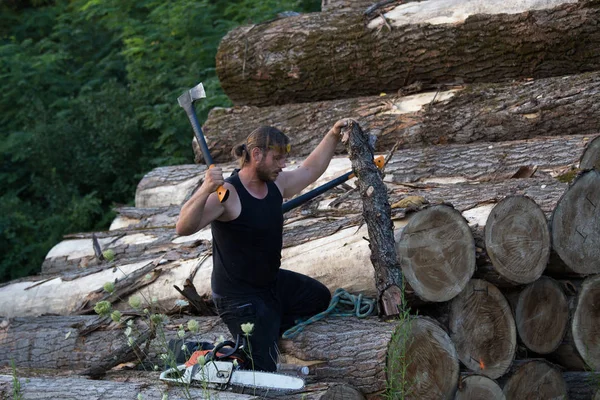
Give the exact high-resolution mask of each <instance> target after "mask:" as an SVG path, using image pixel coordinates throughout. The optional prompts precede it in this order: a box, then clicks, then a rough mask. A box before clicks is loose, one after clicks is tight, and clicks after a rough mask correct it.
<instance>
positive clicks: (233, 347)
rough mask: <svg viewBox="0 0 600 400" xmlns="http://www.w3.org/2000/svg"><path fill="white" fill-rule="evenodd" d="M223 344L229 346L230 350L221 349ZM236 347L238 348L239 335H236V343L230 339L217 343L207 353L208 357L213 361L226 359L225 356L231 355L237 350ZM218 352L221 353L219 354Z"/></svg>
mask: <svg viewBox="0 0 600 400" xmlns="http://www.w3.org/2000/svg"><path fill="white" fill-rule="evenodd" d="M225 346H227V347H231V350H230V351H223V350H222V349H223V347H225ZM238 348H239V336H238V341H237V342H236V343H233V342H232V341H231V340H226V341H224V342H221V343H219V344H218V345H216V346H215V348H214V349H212V351H211V352H210V353H209V354H210V358H211V359H213V360H215V361H219V360H222V359H226V358H228V357H230V356H231V355H233V354H234V353H235V352H236V351H237V349H238ZM219 352H220V353H221V354H219Z"/></svg>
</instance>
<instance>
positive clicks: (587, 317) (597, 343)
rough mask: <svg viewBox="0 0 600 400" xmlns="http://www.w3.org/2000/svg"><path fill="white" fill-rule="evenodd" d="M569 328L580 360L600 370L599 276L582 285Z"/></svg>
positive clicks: (587, 280)
mask: <svg viewBox="0 0 600 400" xmlns="http://www.w3.org/2000/svg"><path fill="white" fill-rule="evenodd" d="M571 327H572V330H573V340H574V342H575V346H576V348H577V351H578V352H579V354H580V355H581V358H582V359H583V360H584V361H585V363H586V364H587V365H588V366H590V367H591V368H593V369H594V370H598V369H600V276H595V277H593V278H588V279H586V280H585V282H584V283H583V285H582V287H581V291H580V293H579V299H578V301H577V308H576V310H575V314H574V315H573V323H572V326H571Z"/></svg>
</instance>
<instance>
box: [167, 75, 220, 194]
mask: <svg viewBox="0 0 600 400" xmlns="http://www.w3.org/2000/svg"><path fill="white" fill-rule="evenodd" d="M204 97H206V93H205V92H204V86H202V83H199V84H198V85H196V86H194V87H193V88H191V89H190V90H187V91H186V92H184V93H183V94H182V95H181V96H179V97H178V98H177V102H178V103H179V105H180V106H181V107H182V108H183V109H184V110H185V113H186V114H187V116H188V119H189V120H190V123H191V124H192V129H193V130H194V134H196V140H198V144H199V145H200V149H202V155H203V156H204V161H205V162H206V164H207V165H208V168H212V167H214V166H215V164H214V163H213V159H212V157H211V156H210V152H209V151H208V146H207V145H206V140H205V139H204V133H202V128H201V127H200V123H198V117H197V116H196V111H195V110H194V102H195V101H196V100H198V99H201V98H204ZM217 196H218V197H219V201H220V202H221V203H223V202H225V201H227V198H228V197H229V190H227V189H225V187H223V186H222V185H221V186H219V187H218V188H217Z"/></svg>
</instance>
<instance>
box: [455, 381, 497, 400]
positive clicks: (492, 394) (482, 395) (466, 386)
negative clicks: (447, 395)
mask: <svg viewBox="0 0 600 400" xmlns="http://www.w3.org/2000/svg"><path fill="white" fill-rule="evenodd" d="M454 400H506V397H504V393H502V389H501V388H500V386H498V384H497V383H496V382H495V381H494V380H493V379H490V378H488V377H487V376H483V375H469V376H466V377H464V378H462V379H461V380H460V383H459V384H458V391H457V392H456V397H454Z"/></svg>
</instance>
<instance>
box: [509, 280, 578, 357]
mask: <svg viewBox="0 0 600 400" xmlns="http://www.w3.org/2000/svg"><path fill="white" fill-rule="evenodd" d="M515 322H516V324H517V331H518V332H519V337H520V338H521V340H522V341H523V344H525V346H527V348H528V349H530V350H532V351H534V352H535V353H538V354H549V353H552V352H553V351H554V350H556V349H557V348H558V346H559V345H560V344H561V342H562V340H563V338H564V336H565V333H566V332H567V328H568V325H569V304H568V301H567V296H565V293H564V292H563V290H562V288H561V286H560V285H559V284H558V283H557V282H556V281H555V280H553V279H552V278H548V277H541V278H540V279H538V280H537V281H535V282H533V283H531V284H529V285H527V287H525V289H523V291H522V292H521V293H520V294H519V298H518V301H517V306H516V308H515Z"/></svg>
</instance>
